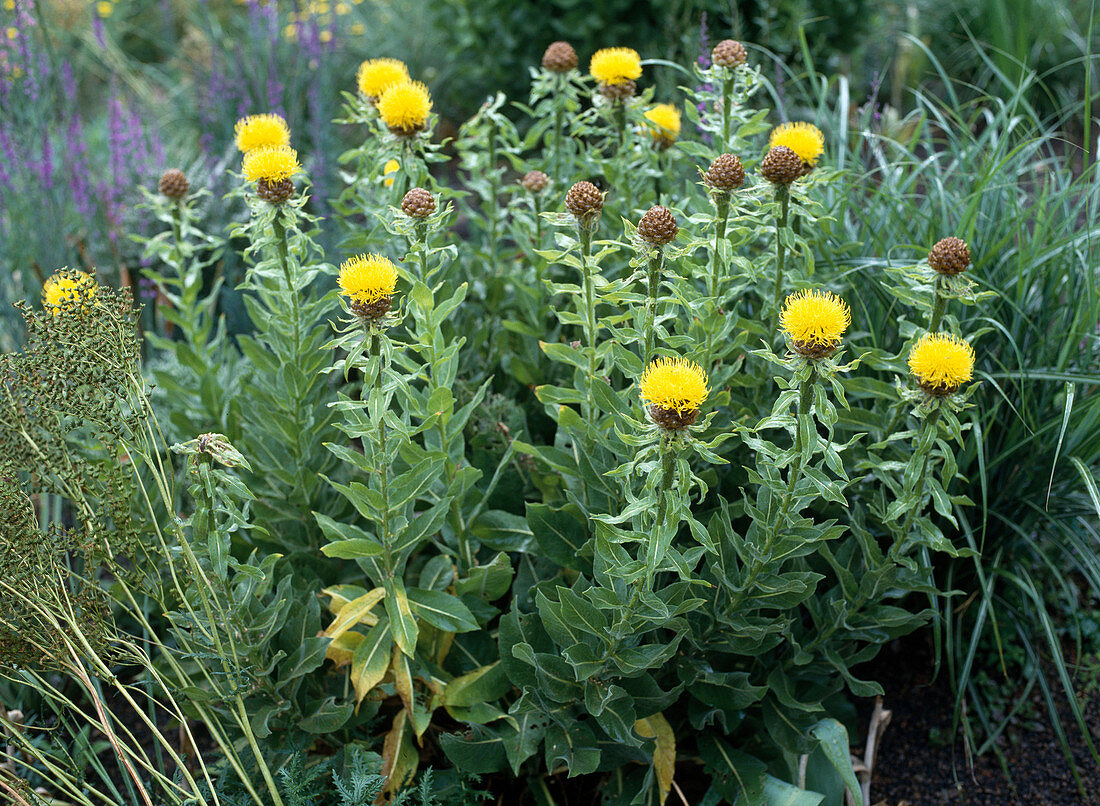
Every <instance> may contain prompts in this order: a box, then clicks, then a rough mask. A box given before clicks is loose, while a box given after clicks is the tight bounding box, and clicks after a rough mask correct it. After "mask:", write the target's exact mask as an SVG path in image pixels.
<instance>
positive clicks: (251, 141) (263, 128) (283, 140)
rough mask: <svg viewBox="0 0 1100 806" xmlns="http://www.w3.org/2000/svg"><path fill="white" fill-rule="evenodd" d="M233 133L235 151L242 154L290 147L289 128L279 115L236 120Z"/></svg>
mask: <svg viewBox="0 0 1100 806" xmlns="http://www.w3.org/2000/svg"><path fill="white" fill-rule="evenodd" d="M233 131H234V133H235V134H236V137H237V150H239V151H240V152H241V153H243V154H247V153H248V152H249V151H255V150H256V149H257V148H268V147H271V146H276V147H278V146H289V145H290V127H289V126H287V125H286V121H285V120H283V119H282V117H281V116H279V115H273V114H270V113H268V114H264V115H249V116H248V117H244V118H241V119H240V120H238V121H237V125H236V126H234V127H233Z"/></svg>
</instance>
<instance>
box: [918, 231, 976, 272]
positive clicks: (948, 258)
mask: <svg viewBox="0 0 1100 806" xmlns="http://www.w3.org/2000/svg"><path fill="white" fill-rule="evenodd" d="M928 265H929V266H931V267H932V268H933V269H935V270H936V271H938V272H939V273H940V274H961V273H962V272H964V271H966V270H967V268H968V267H969V266H970V247H968V246H967V245H966V241H964V240H963V239H962V238H944V239H943V240H942V241H938V242H937V243H936V245H935V246H933V247H932V251H931V252H929V253H928Z"/></svg>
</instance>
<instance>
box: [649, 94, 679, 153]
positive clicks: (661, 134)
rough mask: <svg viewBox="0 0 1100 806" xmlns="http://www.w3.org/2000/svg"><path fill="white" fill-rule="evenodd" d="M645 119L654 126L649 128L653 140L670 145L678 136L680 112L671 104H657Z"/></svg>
mask: <svg viewBox="0 0 1100 806" xmlns="http://www.w3.org/2000/svg"><path fill="white" fill-rule="evenodd" d="M645 117H646V120H648V121H649V122H650V123H652V124H654V125H653V126H651V127H649V133H650V134H651V135H652V136H653V139H654V140H657V141H659V142H661V143H667V144H668V145H671V144H672V143H673V142H674V141H675V140H676V138H677V137H679V136H680V110H679V109H677V108H676V107H675V106H673V105H672V104H657V105H656V106H655V107H653V108H652V109H650V110H649V111H648V112H646V113H645Z"/></svg>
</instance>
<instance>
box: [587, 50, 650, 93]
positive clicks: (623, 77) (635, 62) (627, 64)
mask: <svg viewBox="0 0 1100 806" xmlns="http://www.w3.org/2000/svg"><path fill="white" fill-rule="evenodd" d="M588 72H589V73H591V74H592V77H593V78H594V79H596V80H597V81H598V82H600V83H601V84H608V85H610V86H614V85H616V84H625V83H626V82H628V81H634V80H635V79H637V78H640V77H641V75H642V57H641V56H639V55H638V51H636V50H634V49H633V48H604V49H603V50H597V51H596V52H595V53H594V54H593V55H592V61H590V62H589V63H588Z"/></svg>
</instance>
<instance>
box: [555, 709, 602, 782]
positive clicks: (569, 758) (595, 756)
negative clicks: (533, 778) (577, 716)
mask: <svg viewBox="0 0 1100 806" xmlns="http://www.w3.org/2000/svg"><path fill="white" fill-rule="evenodd" d="M560 765H564V766H565V767H566V769H567V770H568V771H569V777H570V778H572V777H574V776H576V775H587V774H588V773H590V772H595V771H596V768H597V767H598V766H599V765H600V751H599V748H598V747H597V746H596V736H595V734H594V733H592V729H591V728H589V727H588V726H586V725H584V724H582V723H580V722H570V723H569V728H568V730H566V728H564V727H562V726H561V725H559V724H557V723H553V724H551V725H549V726H547V728H546V768H547V769H548V770H550V771H551V772H553V771H554V770H556V769H557V768H558V767H559V766H560Z"/></svg>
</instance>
